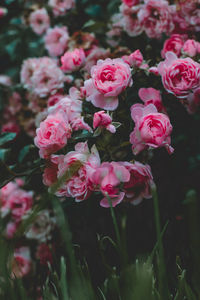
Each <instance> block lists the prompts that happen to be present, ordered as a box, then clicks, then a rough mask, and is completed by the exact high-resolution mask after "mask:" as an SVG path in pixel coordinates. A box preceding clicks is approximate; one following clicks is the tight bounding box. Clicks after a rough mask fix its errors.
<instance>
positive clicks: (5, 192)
mask: <svg viewBox="0 0 200 300" xmlns="http://www.w3.org/2000/svg"><path fill="white" fill-rule="evenodd" d="M17 189H18V184H17V183H16V182H15V181H10V182H9V183H8V184H6V185H4V187H2V188H1V189H0V206H1V207H3V206H5V205H6V202H7V198H8V196H9V195H10V194H12V193H13V192H14V191H15V190H17Z"/></svg>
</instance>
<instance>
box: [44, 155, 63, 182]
mask: <svg viewBox="0 0 200 300" xmlns="http://www.w3.org/2000/svg"><path fill="white" fill-rule="evenodd" d="M62 159H63V155H51V157H50V159H49V160H48V161H47V165H46V168H45V169H44V173H43V183H44V184H45V185H47V186H51V185H52V184H53V183H55V182H56V181H57V172H58V163H59V162H60V161H61V160H62Z"/></svg>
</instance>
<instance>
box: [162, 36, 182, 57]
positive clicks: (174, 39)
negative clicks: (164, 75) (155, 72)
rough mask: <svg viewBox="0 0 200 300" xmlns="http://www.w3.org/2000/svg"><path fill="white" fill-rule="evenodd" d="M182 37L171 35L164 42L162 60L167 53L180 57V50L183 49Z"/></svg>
mask: <svg viewBox="0 0 200 300" xmlns="http://www.w3.org/2000/svg"><path fill="white" fill-rule="evenodd" d="M183 44H184V40H183V35H180V34H172V35H171V36H170V38H169V39H167V40H165V43H164V46H163V49H162V51H161V56H162V58H165V54H166V53H167V52H168V51H171V52H174V53H175V54H176V55H177V56H178V57H179V56H180V55H181V48H182V47H183Z"/></svg>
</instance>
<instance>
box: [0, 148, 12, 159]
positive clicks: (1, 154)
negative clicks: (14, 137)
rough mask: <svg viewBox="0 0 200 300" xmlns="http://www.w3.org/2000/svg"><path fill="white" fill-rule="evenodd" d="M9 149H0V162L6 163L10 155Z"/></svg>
mask: <svg viewBox="0 0 200 300" xmlns="http://www.w3.org/2000/svg"><path fill="white" fill-rule="evenodd" d="M10 151H11V150H10V149H0V160H2V161H6V159H7V158H8V156H9V154H10Z"/></svg>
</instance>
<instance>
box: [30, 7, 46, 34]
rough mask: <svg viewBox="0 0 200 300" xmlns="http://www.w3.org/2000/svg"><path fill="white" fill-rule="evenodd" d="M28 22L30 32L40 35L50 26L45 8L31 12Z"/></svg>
mask: <svg viewBox="0 0 200 300" xmlns="http://www.w3.org/2000/svg"><path fill="white" fill-rule="evenodd" d="M29 22H30V26H31V28H32V30H33V31H34V32H35V33H37V34H39V35H41V34H43V33H44V32H45V31H46V30H47V29H48V28H49V26H50V18H49V15H48V13H47V11H46V9H45V8H41V9H37V10H35V11H33V12H32V13H31V14H30V16H29Z"/></svg>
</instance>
